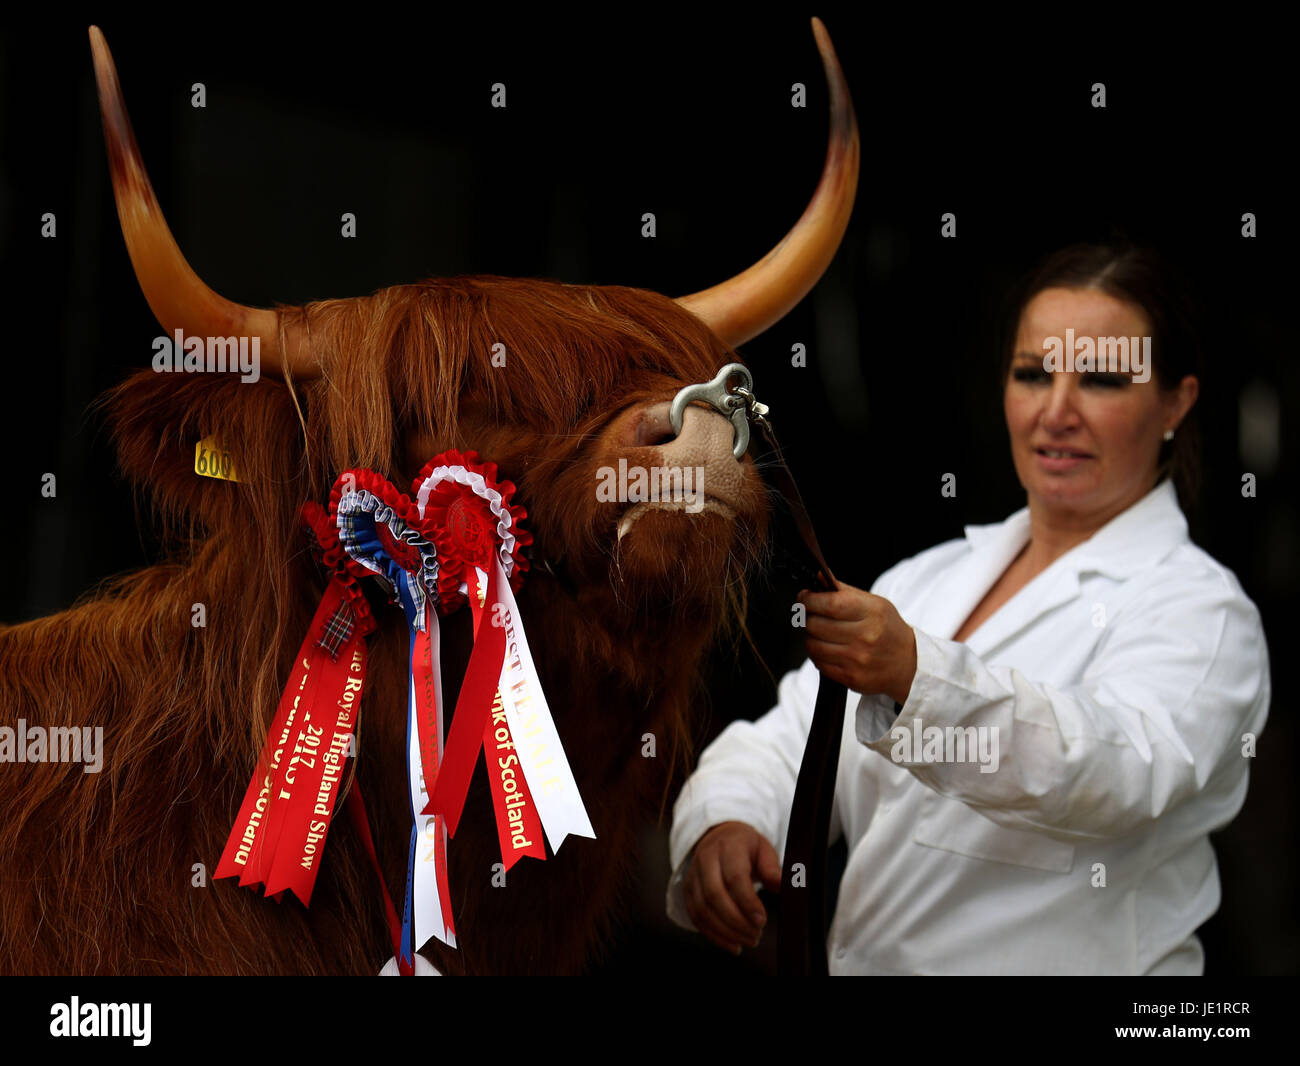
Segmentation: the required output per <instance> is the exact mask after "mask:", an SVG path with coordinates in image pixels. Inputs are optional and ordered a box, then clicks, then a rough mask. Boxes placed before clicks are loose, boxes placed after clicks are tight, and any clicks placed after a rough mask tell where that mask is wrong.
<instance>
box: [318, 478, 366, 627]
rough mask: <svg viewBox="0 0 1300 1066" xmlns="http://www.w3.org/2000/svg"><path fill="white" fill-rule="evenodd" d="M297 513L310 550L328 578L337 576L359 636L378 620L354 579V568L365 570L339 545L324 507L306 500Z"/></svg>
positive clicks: (362, 572)
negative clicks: (305, 532) (327, 574)
mask: <svg viewBox="0 0 1300 1066" xmlns="http://www.w3.org/2000/svg"><path fill="white" fill-rule="evenodd" d="M299 517H300V518H301V520H302V524H303V525H304V526H305V527H306V530H307V534H308V539H309V540H310V541H311V545H312V549H313V553H314V554H315V555H316V557H317V558H318V559H319V560H320V563H321V565H322V566H323V567H324V568H325V570H326V571H327V572H328V573H329V574H330V576H331V578H332V579H334V578H337V580H338V582H339V584H340V586H341V588H342V590H343V598H344V600H346V601H347V604H348V607H350V608H351V610H352V618H353V620H354V622H355V624H356V626H357V630H358V631H359V632H360V633H361V635H362V636H363V637H364V636H367V635H369V634H370V633H373V632H374V631H375V629H376V628H377V625H378V623H377V622H376V621H375V615H374V612H373V611H372V610H371V609H370V601H369V600H367V599H366V594H365V593H364V592H363V591H362V589H361V584H360V582H359V581H358V580H357V577H358V573H357V572H358V571H360V573H361V574H366V573H368V571H367V570H366V569H365V568H364V567H363V566H361V565H360V564H359V563H356V562H354V561H353V560H352V559H351V558H350V557H349V555H348V554H347V552H345V551H344V550H343V545H342V543H341V542H340V541H339V531H338V527H337V525H335V523H334V521H333V520H332V519H331V518H330V513H329V511H327V510H326V509H325V508H324V507H322V506H321V505H320V504H318V503H317V502H316V501H315V500H308V501H307V502H306V503H304V504H303V505H302V508H301V510H300V512H299Z"/></svg>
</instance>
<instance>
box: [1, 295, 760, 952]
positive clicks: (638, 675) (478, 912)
mask: <svg viewBox="0 0 1300 1066" xmlns="http://www.w3.org/2000/svg"><path fill="white" fill-rule="evenodd" d="M282 319H283V320H285V321H288V320H295V319H297V320H301V321H302V322H304V323H305V325H306V326H307V328H308V329H309V330H310V332H311V336H312V339H313V348H314V350H315V351H316V352H317V353H318V354H319V356H320V358H321V362H322V366H323V371H324V372H323V376H322V377H321V378H320V379H319V380H317V381H312V382H310V383H307V385H306V387H304V386H303V385H302V383H299V384H298V385H297V386H296V387H295V388H294V389H291V388H288V387H286V385H285V383H283V382H280V381H275V380H268V379H263V380H261V381H259V382H257V383H256V384H251V385H249V384H241V383H239V382H238V381H237V380H235V379H233V378H220V377H219V376H218V375H208V374H196V375H181V374H175V375H171V374H155V373H153V372H151V371H141V372H139V373H137V374H135V375H134V376H132V377H131V378H130V379H128V380H127V381H126V382H124V383H123V384H122V385H120V386H119V387H118V388H117V389H115V390H114V391H113V392H112V393H110V394H109V396H108V397H107V398H106V399H105V401H104V402H105V404H106V409H107V411H108V414H109V418H110V422H111V425H112V429H113V434H114V437H115V440H116V442H117V446H118V453H119V459H120V463H121V466H122V468H123V470H124V471H125V473H126V474H127V476H128V477H129V478H130V479H131V480H132V481H133V483H134V484H135V485H136V486H137V488H138V489H139V490H140V491H141V492H142V493H144V494H145V495H146V496H147V497H148V499H149V501H150V502H151V503H152V505H153V506H154V508H155V509H156V513H157V515H158V516H159V519H160V521H161V523H162V528H163V531H164V536H165V541H166V544H167V546H168V561H167V562H163V563H160V564H158V565H156V566H153V567H150V568H148V569H146V570H144V571H141V572H139V573H134V574H129V575H126V576H123V577H121V578H118V579H116V580H114V581H113V582H111V583H110V584H109V585H108V586H107V587H105V588H103V589H101V590H99V591H97V592H96V593H95V594H94V595H93V596H91V597H90V598H88V599H86V600H85V601H84V602H81V603H80V604H79V605H77V606H74V607H73V608H72V609H70V610H67V611H64V612H62V613H61V614H58V615H55V616H53V617H49V618H45V619H40V620H38V621H34V622H30V623H27V624H24V625H19V626H13V627H9V628H6V629H4V630H0V724H4V725H13V724H15V722H16V720H17V719H19V718H25V719H26V720H27V722H28V724H29V725H37V724H39V725H44V726H51V725H78V726H92V727H93V726H96V725H102V726H103V728H104V767H103V771H102V772H101V773H99V774H88V773H83V772H82V769H81V767H80V766H79V765H77V764H66V765H61V764H57V763H56V764H41V765H30V764H26V765H12V764H11V765H6V766H4V767H3V768H0V772H2V773H3V777H2V778H0V856H3V859H4V862H3V864H0V972H4V973H11V974H12V973H28V974H55V973H147V974H174V973H218V974H233V973H241V974H284V973H302V974H327V973H344V974H373V973H375V972H376V971H377V970H378V968H379V966H380V965H381V964H382V963H383V961H384V960H385V959H386V958H388V956H389V955H390V954H391V953H392V951H391V946H390V943H389V941H388V936H387V929H386V926H385V923H384V920H383V908H382V903H381V898H382V897H381V895H380V890H379V886H378V884H377V883H376V879H375V877H374V875H373V873H372V871H371V870H370V868H369V866H368V865H367V863H366V860H365V859H364V857H363V853H362V851H361V848H360V845H359V842H358V839H357V837H356V834H355V833H354V832H353V829H352V826H351V825H350V824H349V822H348V820H347V819H346V818H345V817H343V816H341V811H342V804H340V806H339V810H340V815H339V816H336V818H335V821H334V825H333V827H332V829H331V832H330V836H329V842H328V846H327V849H326V853H325V862H324V865H323V869H322V871H321V875H320V878H319V881H318V883H317V886H316V892H315V895H314V897H313V900H312V905H311V908H310V910H306V909H304V908H303V907H301V906H300V905H299V904H298V903H297V902H296V901H294V900H292V898H289V897H286V901H285V902H284V903H282V904H276V903H274V902H272V901H270V900H268V899H265V898H264V897H262V896H261V895H260V894H258V893H255V892H253V891H250V890H248V889H241V888H238V887H237V885H236V883H235V882H234V881H231V880H223V881H220V882H212V881H209V882H208V884H207V886H206V887H193V886H192V884H191V881H192V878H193V876H194V875H193V873H192V867H193V864H195V863H203V864H205V865H206V868H207V870H208V871H212V870H213V869H215V864H216V861H217V858H218V857H219V855H220V854H221V850H222V847H223V845H224V843H225V840H226V836H227V834H228V833H229V831H230V828H231V825H232V823H233V819H234V816H235V813H236V811H237V810H238V807H239V803H240V800H241V798H242V796H243V792H244V789H245V787H246V785H247V784H248V780H249V776H250V774H251V773H252V770H253V767H254V764H255V762H256V759H257V755H258V753H259V751H260V749H261V745H262V741H263V739H264V737H265V733H266V729H267V727H268V724H269V722H270V719H271V717H272V714H273V712H274V709H275V705H276V701H277V699H278V696H279V693H280V689H281V686H282V685H283V684H284V681H285V678H286V676H287V674H288V668H289V662H290V659H291V658H292V656H293V654H294V651H295V650H296V648H297V646H298V644H299V642H300V641H301V639H302V636H303V634H304V632H305V627H306V624H307V622H308V620H309V618H310V616H311V612H312V610H313V608H314V606H315V603H316V601H317V599H318V597H319V595H320V591H321V587H322V580H321V577H320V575H319V573H318V572H317V570H316V567H315V564H314V562H313V561H312V559H311V558H310V556H309V554H308V553H307V552H306V550H305V548H304V543H305V542H304V539H303V537H302V535H301V532H300V531H299V529H298V526H297V523H296V514H297V510H298V508H299V506H300V504H301V503H302V502H303V501H304V500H308V499H314V500H318V501H322V502H323V501H324V500H325V498H326V495H327V493H328V490H329V486H330V485H331V483H332V482H333V480H334V478H335V476H336V475H337V474H338V473H339V472H340V471H342V470H345V469H347V468H349V467H357V466H368V467H372V468H374V469H375V470H378V471H379V472H381V473H383V474H385V475H387V476H388V477H390V479H391V480H392V481H393V482H394V483H395V484H396V485H398V486H399V487H402V488H405V486H407V485H409V482H410V478H411V476H412V475H413V474H414V473H415V471H416V470H417V469H418V468H419V466H420V465H421V464H422V463H423V462H424V461H425V460H426V459H428V458H429V457H430V456H432V455H433V454H435V453H436V452H439V451H441V450H443V449H446V448H450V447H456V448H462V449H463V448H474V449H477V450H478V451H479V452H480V453H481V454H482V455H483V456H484V458H486V459H491V460H494V461H496V462H497V463H498V464H499V466H500V469H501V471H502V474H503V476H505V477H509V478H511V479H512V480H514V481H515V483H516V484H517V485H518V486H519V490H520V493H519V499H520V501H521V502H523V503H524V504H525V505H526V506H527V507H528V509H529V519H528V527H529V528H530V529H532V530H533V531H534V533H535V535H536V540H537V545H536V548H537V550H538V551H539V552H542V553H544V554H545V555H547V556H548V557H549V558H551V559H553V560H562V563H561V566H562V567H563V569H564V570H565V571H567V573H568V575H569V576H570V577H571V578H572V580H573V581H574V582H575V583H576V585H577V587H578V589H579V593H578V596H577V598H573V597H572V596H571V595H570V594H569V593H568V592H566V591H565V589H564V588H563V587H562V586H561V584H560V583H559V582H557V581H556V580H555V579H554V578H553V577H551V576H550V575H548V574H546V573H545V572H542V571H539V570H538V569H537V568H534V571H533V572H532V573H531V574H530V575H529V577H528V579H527V581H526V582H525V585H524V588H523V591H522V593H521V595H520V597H519V602H520V608H521V611H522V614H523V617H524V620H525V624H526V627H527V630H528V634H529V638H530V641H531V642H532V644H533V647H534V654H535V657H536V659H537V662H538V667H539V671H540V673H541V676H542V681H543V684H544V686H545V689H546V691H547V693H548V697H549V700H550V703H551V706H552V709H553V711H554V713H555V715H556V720H557V725H558V728H559V731H560V735H561V737H562V738H563V740H564V743H565V747H566V750H567V752H568V755H569V758H570V761H571V763H572V765H573V768H574V773H575V776H576V778H577V781H578V784H579V787H580V789H581V791H582V795H583V796H584V798H585V800H586V804H587V809H588V811H589V813H590V816H591V819H592V822H593V824H594V826H595V829H596V833H597V839H596V840H594V841H592V840H585V839H578V838H572V837H571V838H570V839H569V840H568V842H567V843H565V845H564V847H563V848H562V849H561V852H560V854H559V855H558V856H554V857H551V858H549V859H548V860H547V861H546V862H544V863H539V862H535V861H532V860H524V861H522V862H520V863H519V864H518V865H517V866H516V867H515V868H514V870H512V871H511V873H510V875H509V879H508V887H507V888H505V889H494V888H492V887H491V876H492V864H493V863H494V862H496V861H499V854H498V851H497V848H498V845H497V840H496V832H495V828H494V824H493V820H492V814H491V809H490V802H489V798H488V788H487V782H486V779H485V775H484V770H483V766H482V762H481V760H480V764H479V767H478V769H477V771H476V775H475V778H474V782H473V784H472V786H471V790H470V798H469V802H468V804H467V806H466V810H465V814H464V818H463V821H462V824H461V828H460V831H459V832H458V833H457V836H456V838H455V840H454V841H453V842H452V845H451V849H450V862H451V885H452V891H453V895H454V906H455V919H456V926H457V931H458V933H459V939H460V944H461V948H460V950H458V951H452V950H448V949H444V948H443V947H442V945H440V944H438V943H437V942H436V941H434V942H432V943H431V945H430V947H429V948H428V949H427V950H426V952H425V953H426V954H427V955H428V956H429V957H430V958H431V959H432V960H433V962H434V964H435V965H436V966H438V968H439V969H441V970H442V971H443V972H445V973H464V972H469V973H572V972H579V971H581V970H582V969H583V968H584V967H586V966H588V965H590V963H591V961H592V959H593V957H594V953H595V952H596V950H597V949H598V947H599V943H600V941H601V938H602V936H604V935H605V933H606V932H607V931H608V929H609V925H610V921H611V919H612V916H613V915H614V913H615V911H616V903H617V898H618V896H619V894H620V892H621V891H622V890H623V889H624V888H625V887H626V884H627V881H628V877H629V874H630V873H631V871H632V869H633V864H634V862H635V859H636V857H637V854H636V853H637V848H638V843H639V837H640V834H641V832H642V830H643V829H644V828H645V827H646V825H648V824H649V822H650V821H652V820H653V819H654V818H655V816H656V814H657V813H658V811H659V810H660V809H661V806H662V802H663V799H664V797H665V795H666V790H667V789H668V787H669V785H670V780H669V778H670V775H671V773H672V764H673V762H674V753H679V752H680V751H681V749H682V746H683V742H684V740H685V739H686V737H687V734H688V720H689V718H690V717H691V710H692V707H693V706H694V705H695V704H694V701H695V700H696V699H697V697H698V695H699V693H698V680H697V673H698V666H699V663H700V660H701V657H702V654H703V652H704V651H705V649H706V647H707V646H708V644H709V642H710V640H711V639H713V638H714V637H715V636H716V635H717V633H718V632H719V630H720V629H721V628H722V627H723V626H724V625H725V624H726V621H727V619H728V617H732V618H734V617H735V615H736V606H737V602H738V599H737V597H738V596H740V595H741V593H740V589H741V585H740V576H741V573H742V571H743V568H744V565H745V564H746V562H747V561H748V559H749V558H750V557H752V554H753V551H754V545H756V544H758V543H760V542H761V537H762V532H763V527H764V522H765V516H766V506H765V502H764V499H763V491H762V488H761V483H760V482H759V481H758V479H757V477H755V476H754V474H753V469H752V467H749V469H748V470H747V473H748V475H749V477H748V482H749V485H748V488H747V492H748V493H749V499H748V501H747V506H746V507H745V508H742V511H741V513H740V515H739V518H738V520H736V521H732V520H729V519H723V518H722V517H720V516H718V515H716V514H701V515H697V516H692V517H691V518H690V519H689V520H688V519H685V518H683V516H681V515H680V514H667V513H655V514H652V515H650V516H647V517H646V518H644V519H642V520H641V522H640V523H639V524H638V526H637V530H636V533H637V535H636V536H633V537H629V538H627V540H625V541H624V542H623V543H622V545H621V546H620V545H619V544H618V541H617V538H616V534H615V527H616V523H617V520H618V514H619V509H618V508H615V507H610V506H602V505H597V504H596V502H595V495H594V490H593V486H594V484H595V470H596V468H597V467H598V466H600V465H602V464H604V463H612V462H616V459H615V458H614V457H615V456H617V455H627V456H628V457H629V462H632V463H635V462H643V463H646V464H647V465H653V458H652V456H648V455H646V451H647V449H639V450H638V449H627V448H624V447H622V446H621V445H620V444H619V441H620V440H622V439H625V437H622V436H620V433H621V432H624V431H622V430H620V427H624V426H625V425H626V422H627V418H628V417H630V413H629V412H630V409H631V408H633V407H635V406H636V405H640V404H643V403H645V402H648V401H652V400H653V401H660V400H664V399H668V398H670V397H671V396H672V395H673V393H674V392H675V391H676V390H677V389H678V388H680V387H681V386H682V385H684V384H687V383H689V382H693V381H703V380H707V379H709V378H711V377H712V376H713V374H714V373H715V372H716V371H717V369H718V367H719V366H720V365H722V364H723V363H725V362H729V361H733V360H734V359H735V353H734V352H733V351H731V350H730V349H728V348H727V347H726V346H725V345H723V344H722V343H721V342H720V341H719V340H718V339H717V338H716V337H715V336H714V335H713V334H712V333H711V332H710V331H709V330H708V329H707V328H706V327H705V326H704V325H703V324H702V323H701V322H700V321H699V320H698V319H696V318H694V317H693V316H691V315H690V314H688V313H687V312H685V311H684V310H682V309H681V308H680V307H679V306H678V305H676V304H675V303H674V302H673V301H671V300H669V299H667V298H666V297H663V296H659V295H657V294H655V293H650V292H644V291H641V290H635V289H626V288H616V287H586V286H569V285H563V284H559V283H553V282H545V281H529V280H515V279H507V278H495V277H474V278H457V279H446V280H433V281H427V282H423V283H420V284H415V285H406V286H398V287H394V288H391V289H386V290H383V291H381V292H379V293H376V294H375V295H373V296H371V297H366V298H360V299H354V300H339V301H329V302H323V303H317V304H310V305H308V306H306V307H305V308H302V309H283V315H282ZM497 343H502V344H504V345H505V350H506V354H507V361H506V366H505V367H494V366H493V365H492V359H491V356H492V346H493V345H494V344H497ZM620 412H622V413H623V414H620ZM209 434H216V435H218V436H219V437H221V438H223V439H224V441H225V442H226V443H227V445H228V447H229V448H230V449H231V451H232V452H233V453H234V457H235V460H236V463H237V469H238V470H239V471H240V473H241V477H242V479H243V480H242V481H241V482H240V483H237V484H232V483H227V482H219V481H214V480H212V479H208V478H200V477H197V476H195V474H194V473H193V454H194V443H195V441H196V440H197V439H199V438H200V437H203V436H207V435H209ZM620 448H621V449H622V450H620ZM638 455H639V456H640V458H638ZM376 602H377V601H376ZM195 603H203V604H205V605H206V610H207V626H206V628H192V626H191V607H192V605H193V604H195ZM378 613H379V616H380V619H381V626H380V629H379V631H378V632H377V633H375V634H374V635H373V636H372V637H371V638H370V646H371V659H370V672H369V677H368V681H367V687H366V695H365V702H364V709H363V712H362V715H361V720H360V727H359V745H358V748H359V758H358V760H357V772H358V773H359V775H360V779H361V781H362V784H363V786H364V789H365V792H366V799H367V803H368V806H369V809H370V817H371V823H372V827H373V830H374V833H375V837H376V844H377V846H378V849H379V853H380V860H381V863H382V865H383V867H384V872H385V877H386V878H387V880H388V884H389V885H390V886H392V887H393V889H394V891H395V892H396V893H397V894H398V899H397V901H396V902H397V904H398V906H399V907H400V905H401V900H400V890H401V886H402V885H403V884H404V868H405V861H406V849H407V844H408V833H409V824H410V823H409V808H408V800H407V797H406V784H405V781H406V777H405V769H404V764H405V755H404V749H403V729H404V714H405V685H406V680H405V663H404V656H405V652H406V632H405V625H404V622H403V620H402V618H401V612H400V611H398V610H396V609H395V608H384V607H382V606H381V607H380V608H379V611H378ZM443 634H444V664H445V665H444V677H445V678H446V679H447V682H446V683H447V685H448V688H449V691H448V692H447V693H446V694H445V699H446V702H447V706H448V707H453V706H454V705H455V695H456V693H455V685H456V683H457V681H458V679H459V677H460V676H461V674H462V673H463V669H464V663H465V660H466V658H467V656H468V649H469V621H468V615H467V614H461V615H458V616H456V617H453V618H451V619H448V620H446V621H445V622H444V624H443ZM647 732H652V733H655V734H656V739H657V743H658V747H659V754H660V757H659V758H657V759H648V758H643V757H642V756H641V747H642V739H641V738H642V735H643V734H645V733H647Z"/></svg>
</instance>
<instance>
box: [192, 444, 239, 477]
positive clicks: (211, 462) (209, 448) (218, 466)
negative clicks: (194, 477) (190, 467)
mask: <svg viewBox="0 0 1300 1066" xmlns="http://www.w3.org/2000/svg"><path fill="white" fill-rule="evenodd" d="M194 472H195V473H196V474H200V475H202V476H203V477H215V478H219V479H220V480H222V481H238V480H239V478H237V477H236V476H235V464H234V461H233V460H232V459H231V458H230V453H229V452H228V451H226V449H225V448H223V447H222V446H221V443H220V442H219V441H218V440H217V438H216V437H204V438H203V440H201V441H199V442H198V444H196V445H194Z"/></svg>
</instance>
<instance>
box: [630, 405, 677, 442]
mask: <svg viewBox="0 0 1300 1066" xmlns="http://www.w3.org/2000/svg"><path fill="white" fill-rule="evenodd" d="M668 412H669V405H668V404H666V403H659V404H655V405H654V406H653V407H648V408H646V410H645V411H644V412H643V413H642V415H641V418H640V420H639V421H638V422H637V424H636V435H635V439H634V441H633V445H634V447H637V448H655V447H658V446H659V445H662V444H667V443H668V442H669V441H670V440H675V439H676V437H677V434H676V433H674V432H673V425H672V421H671V420H670V419H669V417H668Z"/></svg>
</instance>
